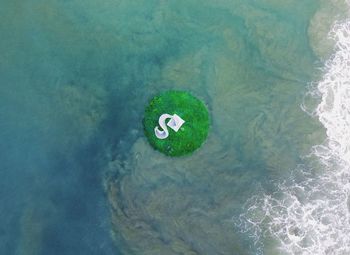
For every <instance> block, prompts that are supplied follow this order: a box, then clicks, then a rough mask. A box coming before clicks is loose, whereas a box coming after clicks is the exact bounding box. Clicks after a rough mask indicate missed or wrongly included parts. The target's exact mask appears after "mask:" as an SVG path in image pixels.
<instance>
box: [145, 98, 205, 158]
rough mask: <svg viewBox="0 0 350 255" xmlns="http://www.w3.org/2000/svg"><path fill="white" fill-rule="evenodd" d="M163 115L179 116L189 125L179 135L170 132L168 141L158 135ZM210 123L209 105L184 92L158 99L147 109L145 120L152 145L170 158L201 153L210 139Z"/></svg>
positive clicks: (153, 100)
mask: <svg viewBox="0 0 350 255" xmlns="http://www.w3.org/2000/svg"><path fill="white" fill-rule="evenodd" d="M162 114H169V115H174V114H176V115H178V116H180V118H182V119H183V120H184V121H185V123H184V124H183V125H182V126H181V128H180V129H179V130H178V131H177V132H175V131H174V130H172V129H171V128H169V129H168V131H169V136H168V137H167V138H165V139H159V138H157V136H156V135H155V127H157V126H159V118H160V116H161V115H162ZM209 122H210V121H209V113H208V110H207V108H206V106H205V104H204V103H203V102H201V101H200V100H199V99H197V98H196V97H194V96H192V95H191V94H190V93H188V92H184V91H167V92H164V93H161V94H159V95H157V96H155V97H154V98H153V99H152V100H151V101H150V103H149V105H148V106H147V108H146V111H145V116H144V120H143V124H144V130H145V135H146V137H147V138H148V141H149V143H150V144H151V145H152V146H153V147H154V148H155V149H156V150H158V151H160V152H163V153H164V154H166V155H168V156H182V155H186V154H189V153H191V152H193V151H195V150H196V149H198V148H199V147H200V146H201V145H202V143H203V142H204V141H205V139H206V138H207V136H208V130H209Z"/></svg>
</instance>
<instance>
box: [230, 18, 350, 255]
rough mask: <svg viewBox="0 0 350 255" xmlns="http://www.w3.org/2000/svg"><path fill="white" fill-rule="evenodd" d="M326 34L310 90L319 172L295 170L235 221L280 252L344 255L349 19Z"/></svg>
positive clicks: (349, 154) (349, 219)
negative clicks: (322, 137)
mask: <svg viewBox="0 0 350 255" xmlns="http://www.w3.org/2000/svg"><path fill="white" fill-rule="evenodd" d="M330 36H331V37H332V38H333V39H334V40H335V42H336V46H335V53H334V55H333V56H332V58H331V59H330V60H329V61H328V62H327V63H326V66H325V73H326V74H325V75H324V77H323V80H322V81H320V82H319V83H318V84H317V87H316V88H315V91H313V93H317V94H318V95H319V96H320V98H321V102H320V104H319V105H318V107H317V108H316V109H315V112H314V113H315V114H316V116H317V117H318V118H319V120H320V122H321V123H322V124H323V125H324V127H325V128H326V131H327V141H326V142H325V144H323V145H318V146H315V147H314V148H313V154H314V155H315V156H317V158H318V159H320V162H321V164H320V165H321V168H322V171H318V175H317V177H315V175H313V174H311V173H310V172H311V171H301V170H300V171H296V172H297V173H298V176H295V178H293V179H294V180H293V181H291V182H289V183H281V184H279V185H277V186H278V187H277V192H275V193H273V194H271V195H266V194H265V195H263V196H260V197H253V198H252V199H251V200H250V201H248V203H247V206H246V212H245V213H244V214H242V215H241V216H240V218H239V220H238V221H236V222H235V224H236V225H238V226H239V227H240V228H241V229H242V231H244V232H247V233H250V234H251V236H252V237H253V238H254V241H255V243H258V242H263V241H262V239H266V238H269V237H272V238H273V239H275V240H277V242H278V245H277V246H278V249H277V250H278V251H280V254H295V255H349V254H350V20H347V21H345V22H343V23H338V24H335V26H334V27H333V29H332V31H331V33H330ZM300 180H302V181H300ZM265 249H266V248H265ZM265 252H266V251H265ZM259 253H261V254H263V253H264V248H263V247H261V250H260V251H259ZM269 254H270V253H269Z"/></svg>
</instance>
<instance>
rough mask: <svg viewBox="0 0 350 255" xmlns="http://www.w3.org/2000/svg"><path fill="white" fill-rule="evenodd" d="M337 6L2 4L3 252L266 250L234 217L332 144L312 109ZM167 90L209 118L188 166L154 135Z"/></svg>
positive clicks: (232, 1) (190, 1) (152, 1)
mask: <svg viewBox="0 0 350 255" xmlns="http://www.w3.org/2000/svg"><path fill="white" fill-rule="evenodd" d="M324 6H326V5H324V3H321V2H319V1H316V0H308V1H299V0H298V1H297V0H288V1H283V2H281V1H277V0H264V1H263V0H261V1H253V0H251V1H243V0H242V1H239V0H218V1H209V0H208V1H196V0H187V1H185V0H183V1H161V0H149V1H126V0H125V1H124V0H114V1H111V0H108V1H99V2H98V1H92V0H85V1H79V0H73V1H59V0H45V1H43V0H38V1H30V0H29V1H25V2H23V1H17V0H12V1H7V0H3V1H2V2H1V3H0V21H1V22H0V32H1V39H0V49H1V56H0V60H1V61H0V139H1V144H0V162H1V163H0V169H1V171H0V198H1V201H2V202H1V207H0V208H1V210H0V216H1V221H0V222H1V228H0V253H1V254H21V255H22V254H50V255H54V254H119V253H120V254H162V255H166V254H208V255H212V254H256V252H257V251H258V250H259V249H261V247H260V248H259V247H258V245H255V244H254V241H253V239H252V238H251V237H250V235H249V233H242V232H241V230H240V229H239V228H238V227H237V226H235V224H234V223H233V221H234V219H235V218H237V217H238V216H239V215H240V214H241V213H242V212H244V209H243V208H244V207H243V205H244V204H245V202H246V201H247V200H248V199H249V198H250V197H251V196H253V195H255V194H257V193H259V192H260V189H264V190H268V191H273V190H274V187H273V186H272V185H270V183H271V181H283V180H284V179H285V178H288V177H289V176H290V172H291V171H292V170H293V169H295V168H297V167H299V166H300V165H305V164H309V162H308V160H307V159H305V155H307V154H308V153H309V152H310V148H311V147H312V145H314V144H318V143H320V142H322V141H323V139H324V137H325V131H324V128H323V127H322V125H321V124H320V123H319V122H318V120H317V119H316V118H312V117H311V116H309V115H307V114H306V113H305V112H304V111H302V109H301V107H300V105H301V104H302V103H303V100H304V96H305V94H306V92H307V91H308V86H309V84H310V82H311V81H314V80H317V79H318V78H319V77H320V71H319V70H318V69H317V68H318V67H320V66H322V57H324V56H326V55H327V54H326V53H325V52H327V49H328V48H329V46H327V43H324V44H321V43H320V44H318V42H320V40H316V39H315V38H322V36H323V37H325V36H326V34H325V33H326V32H327V24H328V25H329V23H331V21H332V20H333V16H334V13H336V12H337V9H336V8H335V7H332V8H331V7H329V9H327V8H328V7H327V8H326V7H324ZM321 14H322V15H323V16H322V15H321ZM319 16H321V17H323V19H321V20H323V21H324V22H325V25H324V26H323V25H322V23H320V22H318V20H319V19H318V17H319ZM321 28H322V29H321ZM318 31H320V32H318ZM322 31H325V33H321V32H322ZM168 89H181V90H188V91H190V92H191V93H193V94H194V95H196V96H197V97H199V98H200V99H202V100H203V101H204V102H205V103H206V104H207V106H208V108H209V110H210V114H211V119H212V126H211V131H210V135H209V137H208V140H207V142H206V143H205V144H204V145H203V146H202V148H201V149H200V150H199V151H197V152H196V153H194V154H193V155H191V156H188V157H180V158H169V157H166V156H163V155H161V154H160V153H158V152H156V151H154V150H153V149H152V148H151V147H150V146H149V144H147V140H146V138H145V137H144V135H143V131H142V116H143V111H144V107H145V106H146V104H147V102H148V100H149V99H150V98H151V97H152V96H153V95H155V94H157V93H159V92H161V91H164V90H168ZM263 242H264V243H265V246H264V247H267V248H264V249H266V254H273V252H275V251H272V250H273V248H271V247H274V245H275V241H274V240H272V239H266V240H263ZM269 249H270V250H269ZM276 254H277V253H276Z"/></svg>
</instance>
